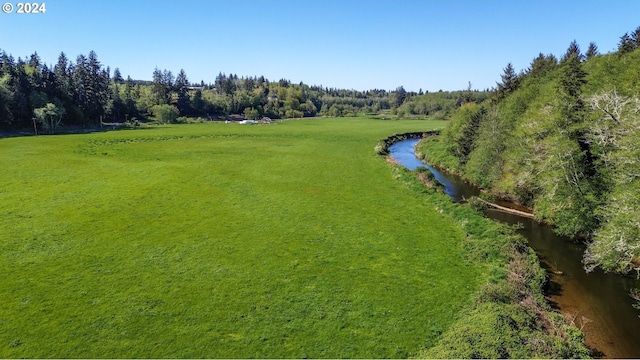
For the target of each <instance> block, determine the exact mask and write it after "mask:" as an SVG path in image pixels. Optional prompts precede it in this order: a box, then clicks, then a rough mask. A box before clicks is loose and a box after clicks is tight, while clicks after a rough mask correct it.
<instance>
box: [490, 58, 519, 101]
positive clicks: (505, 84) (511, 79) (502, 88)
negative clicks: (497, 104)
mask: <svg viewBox="0 0 640 360" xmlns="http://www.w3.org/2000/svg"><path fill="white" fill-rule="evenodd" d="M500 78H501V79H502V82H500V83H497V85H498V88H497V90H496V97H497V99H498V100H501V99H504V98H505V97H507V95H509V94H511V93H512V92H514V91H516V89H517V88H518V86H520V77H519V76H518V74H517V73H516V71H515V69H514V68H513V65H511V63H508V64H507V67H505V68H504V69H503V74H502V75H500Z"/></svg>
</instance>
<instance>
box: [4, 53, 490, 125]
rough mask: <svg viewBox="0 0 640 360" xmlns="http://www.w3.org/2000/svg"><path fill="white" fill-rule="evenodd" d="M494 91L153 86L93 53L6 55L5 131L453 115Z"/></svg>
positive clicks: (270, 84)
mask: <svg viewBox="0 0 640 360" xmlns="http://www.w3.org/2000/svg"><path fill="white" fill-rule="evenodd" d="M487 94H488V92H486V91H483V92H479V91H477V90H476V91H471V89H468V91H454V92H443V91H439V92H437V93H436V92H434V93H428V92H426V93H425V92H423V91H422V90H420V91H419V92H417V93H416V92H411V91H406V90H405V89H404V87H402V86H399V87H398V88H396V89H395V90H391V91H388V90H381V89H372V90H368V91H357V90H346V89H336V88H328V87H323V86H317V85H312V86H309V85H306V84H304V83H302V82H300V83H299V84H294V83H291V81H289V80H286V79H280V80H279V81H269V80H268V79H266V78H265V77H264V76H259V77H258V76H253V77H238V76H237V75H235V74H228V75H227V74H224V73H219V74H218V75H217V76H216V78H215V81H214V82H213V83H209V84H205V83H204V82H203V81H201V82H200V83H192V82H190V81H189V79H188V77H187V74H186V72H185V71H184V70H182V69H181V70H180V71H179V72H178V73H177V75H174V73H173V72H172V71H170V70H166V69H162V70H161V69H158V68H156V69H154V70H153V73H152V80H151V81H141V80H133V79H132V78H131V77H130V76H127V78H126V79H125V78H124V77H123V75H122V74H121V72H120V70H119V69H118V68H115V69H114V70H113V73H112V72H111V69H110V68H109V67H108V66H106V67H105V66H104V65H103V64H102V63H101V62H100V61H99V60H98V56H97V54H96V53H95V52H94V51H91V52H89V54H88V55H86V56H85V55H79V56H77V57H76V59H75V61H73V60H70V59H69V58H68V57H67V55H66V54H65V53H60V55H59V57H58V61H57V63H56V64H55V65H53V66H52V65H47V64H46V63H45V62H43V61H42V60H41V59H40V57H39V56H38V54H37V52H36V53H34V54H32V55H31V56H30V57H29V58H28V59H22V58H18V59H17V60H15V59H14V58H13V56H11V55H9V54H7V53H6V52H5V51H0V129H5V130H9V129H16V128H26V127H29V126H32V124H33V126H36V125H37V126H38V127H39V128H41V129H44V130H45V131H50V132H53V131H54V130H55V128H56V127H58V126H60V125H61V124H65V125H69V126H84V127H94V126H98V125H100V124H101V123H102V122H125V121H131V120H145V119H155V120H157V121H161V122H177V121H180V119H183V118H184V117H201V118H203V119H208V120H213V119H219V118H224V117H226V116H228V115H231V114H238V115H243V116H244V117H245V118H248V119H256V118H261V117H269V118H274V119H279V118H301V117H312V116H318V115H322V116H331V117H340V116H356V115H358V114H382V113H387V114H389V115H390V116H393V117H397V118H403V117H416V116H417V117H420V116H422V117H425V116H432V117H440V118H444V117H446V116H448V115H449V114H450V113H451V112H452V111H453V110H454V109H455V108H456V107H459V106H460V105H461V104H463V103H464V102H465V101H467V102H468V101H476V102H480V101H482V100H483V99H484V98H485V97H486V96H487Z"/></svg>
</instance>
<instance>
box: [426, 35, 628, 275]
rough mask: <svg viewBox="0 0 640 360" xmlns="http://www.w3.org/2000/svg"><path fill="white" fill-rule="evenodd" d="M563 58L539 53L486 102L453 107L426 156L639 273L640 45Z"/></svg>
mask: <svg viewBox="0 0 640 360" xmlns="http://www.w3.org/2000/svg"><path fill="white" fill-rule="evenodd" d="M639 29H640V28H639ZM634 34H635V35H634V36H633V37H629V36H627V34H625V36H623V37H621V40H620V47H619V49H618V51H617V52H614V53H609V54H604V55H599V54H597V47H595V44H593V43H592V44H590V47H589V50H588V51H587V53H586V55H583V54H582V53H581V52H580V47H579V46H578V45H577V44H576V43H575V41H574V42H572V43H571V44H570V46H569V48H568V49H567V52H566V54H564V55H563V56H562V57H561V58H560V59H557V58H556V57H555V56H553V55H543V54H540V55H539V56H537V57H536V58H535V59H534V60H533V61H532V63H531V66H530V67H529V68H528V69H526V70H525V71H523V72H521V73H520V74H516V73H515V71H514V70H513V68H512V67H511V65H509V66H507V68H505V73H504V75H502V82H501V83H500V84H498V88H497V89H496V90H495V91H494V93H493V95H492V97H491V98H490V99H489V100H487V101H485V102H483V103H482V104H476V103H469V104H465V105H463V106H462V107H461V108H460V109H459V110H458V111H456V112H455V113H454V115H453V116H452V118H451V122H450V124H449V125H448V126H447V128H446V129H445V131H444V132H443V134H442V136H440V137H439V138H437V139H431V140H430V141H428V142H424V143H423V145H422V148H421V149H420V151H421V152H422V153H423V154H424V156H425V158H426V160H427V161H429V162H431V163H432V164H437V165H439V166H441V167H444V168H447V169H449V170H450V171H452V172H455V173H459V174H461V175H462V176H463V177H464V178H466V179H467V180H469V181H471V182H473V183H476V184H478V185H479V186H481V187H482V188H485V189H488V190H490V191H491V192H492V193H493V194H495V195H498V196H501V197H503V198H507V199H509V200H512V201H514V202H516V203H520V204H523V205H526V206H529V207H532V208H533V209H534V212H535V216H536V218H537V219H538V220H542V221H545V222H548V223H551V224H552V225H554V227H555V231H556V232H558V233H559V234H563V235H569V236H573V237H577V238H581V239H586V241H587V242H588V248H587V251H586V253H585V255H584V262H585V267H586V269H587V270H588V271H590V270H593V269H595V268H596V267H601V268H603V269H604V270H605V271H616V272H621V273H627V272H630V271H632V270H636V271H640V261H638V259H639V257H640V246H639V245H640V241H639V239H640V222H639V220H638V219H640V206H639V205H640V201H639V200H638V199H639V197H638V196H637V195H638V191H639V190H640V181H639V180H638V176H640V164H639V163H638V159H640V150H639V149H638V146H637V144H638V142H639V141H640V126H638V125H639V124H640V113H639V112H640V98H639V97H638V96H639V95H638V89H640V72H639V71H638V70H639V69H640V50H638V44H639V43H640V41H639V38H638V36H637V35H638V34H640V31H638V30H636V32H635V33H634Z"/></svg>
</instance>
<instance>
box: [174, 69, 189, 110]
mask: <svg viewBox="0 0 640 360" xmlns="http://www.w3.org/2000/svg"><path fill="white" fill-rule="evenodd" d="M174 88H175V90H176V93H177V95H178V96H177V100H176V106H177V108H178V110H179V111H180V114H183V115H184V114H188V113H189V112H190V110H191V109H190V107H191V102H190V99H189V93H188V90H189V80H188V79H187V74H186V73H185V72H184V70H183V69H180V72H179V73H178V76H177V77H176V82H175V85H174Z"/></svg>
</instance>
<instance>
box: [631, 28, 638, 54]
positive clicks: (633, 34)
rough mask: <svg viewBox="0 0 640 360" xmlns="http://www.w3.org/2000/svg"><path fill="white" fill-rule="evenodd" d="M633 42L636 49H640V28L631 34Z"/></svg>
mask: <svg viewBox="0 0 640 360" xmlns="http://www.w3.org/2000/svg"><path fill="white" fill-rule="evenodd" d="M631 41H632V42H633V48H634V49H637V48H640V26H638V27H637V28H636V29H635V30H634V31H633V32H632V33H631Z"/></svg>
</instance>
